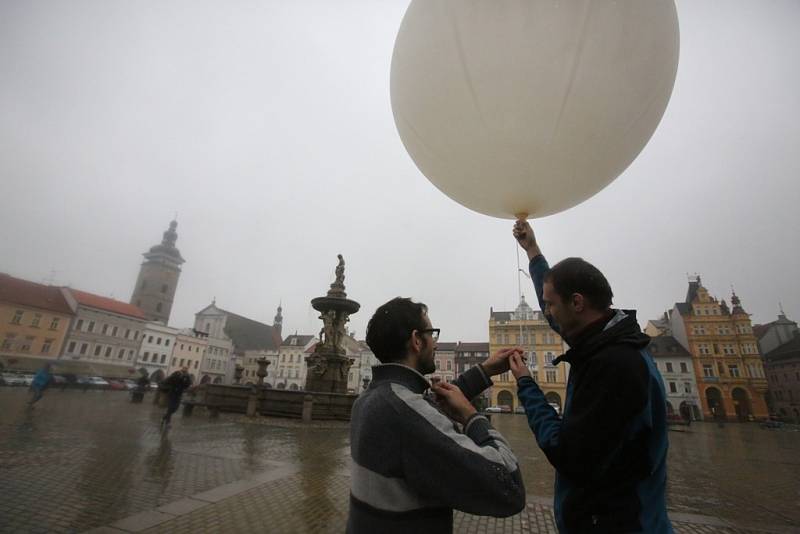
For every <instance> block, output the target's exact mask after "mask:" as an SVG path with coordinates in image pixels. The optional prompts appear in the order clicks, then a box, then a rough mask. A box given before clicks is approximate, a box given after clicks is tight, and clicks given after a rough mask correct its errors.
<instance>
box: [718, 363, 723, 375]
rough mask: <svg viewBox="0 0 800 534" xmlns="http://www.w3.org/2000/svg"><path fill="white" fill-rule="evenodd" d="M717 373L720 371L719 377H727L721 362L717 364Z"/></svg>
mask: <svg viewBox="0 0 800 534" xmlns="http://www.w3.org/2000/svg"><path fill="white" fill-rule="evenodd" d="M717 371H719V376H725V368H724V367H723V366H722V364H721V363H719V362H717Z"/></svg>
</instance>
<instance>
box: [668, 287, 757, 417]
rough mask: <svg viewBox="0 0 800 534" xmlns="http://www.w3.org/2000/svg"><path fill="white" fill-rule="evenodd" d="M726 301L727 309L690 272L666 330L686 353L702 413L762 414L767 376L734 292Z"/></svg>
mask: <svg viewBox="0 0 800 534" xmlns="http://www.w3.org/2000/svg"><path fill="white" fill-rule="evenodd" d="M731 304H732V305H733V309H732V310H729V309H728V305H727V304H726V303H725V301H724V300H723V301H721V302H720V301H718V300H717V299H715V298H713V297H712V296H711V295H709V293H708V290H707V289H706V288H705V287H703V285H702V283H701V281H700V277H699V276H698V277H695V278H694V279H692V280H690V281H689V290H688V292H687V294H686V300H685V301H684V302H678V303H676V304H675V307H674V308H673V309H672V312H671V313H670V329H671V331H672V335H673V336H674V337H675V339H677V340H678V341H679V342H680V343H681V344H682V345H683V346H684V347H685V348H686V350H688V351H689V352H690V353H691V354H692V359H693V363H694V371H695V377H696V379H697V387H698V389H699V394H700V403H701V405H702V408H703V415H704V417H705V418H710V419H714V418H719V419H729V420H737V419H738V420H748V419H751V418H756V419H764V418H766V417H767V416H768V410H767V403H766V397H765V394H766V392H767V379H766V377H765V375H764V367H763V364H762V359H761V354H760V352H759V348H758V342H757V340H756V338H755V336H754V335H753V328H752V325H751V323H750V316H749V315H748V314H747V313H746V312H745V311H744V309H743V308H742V306H741V302H740V300H739V297H737V296H736V293H733V296H732V297H731Z"/></svg>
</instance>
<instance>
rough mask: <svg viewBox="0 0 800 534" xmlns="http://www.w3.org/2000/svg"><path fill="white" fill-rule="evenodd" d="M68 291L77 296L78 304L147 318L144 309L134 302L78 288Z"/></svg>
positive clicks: (138, 317)
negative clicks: (122, 300) (130, 302)
mask: <svg viewBox="0 0 800 534" xmlns="http://www.w3.org/2000/svg"><path fill="white" fill-rule="evenodd" d="M68 291H69V292H70V293H72V296H73V297H75V300H77V301H78V304H82V305H84V306H88V307H90V308H97V309H100V310H103V311H108V312H112V313H118V314H120V315H127V316H129V317H135V318H137V319H144V318H145V316H144V311H142V309H141V308H139V307H138V306H134V305H133V304H128V303H126V302H120V301H119V300H114V299H110V298H108V297H101V296H100V295H93V294H92V293H87V292H85V291H79V290H77V289H72V288H69V289H68Z"/></svg>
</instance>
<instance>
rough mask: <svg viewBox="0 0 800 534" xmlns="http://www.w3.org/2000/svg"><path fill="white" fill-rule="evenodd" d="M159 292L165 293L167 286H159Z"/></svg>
mask: <svg viewBox="0 0 800 534" xmlns="http://www.w3.org/2000/svg"><path fill="white" fill-rule="evenodd" d="M161 292H162V293H166V292H167V284H162V285H161Z"/></svg>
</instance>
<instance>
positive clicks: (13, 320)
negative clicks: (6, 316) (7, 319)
mask: <svg viewBox="0 0 800 534" xmlns="http://www.w3.org/2000/svg"><path fill="white" fill-rule="evenodd" d="M23 315H24V312H23V311H22V310H17V311H15V312H14V317H12V318H11V324H21V323H22V316H23Z"/></svg>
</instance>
